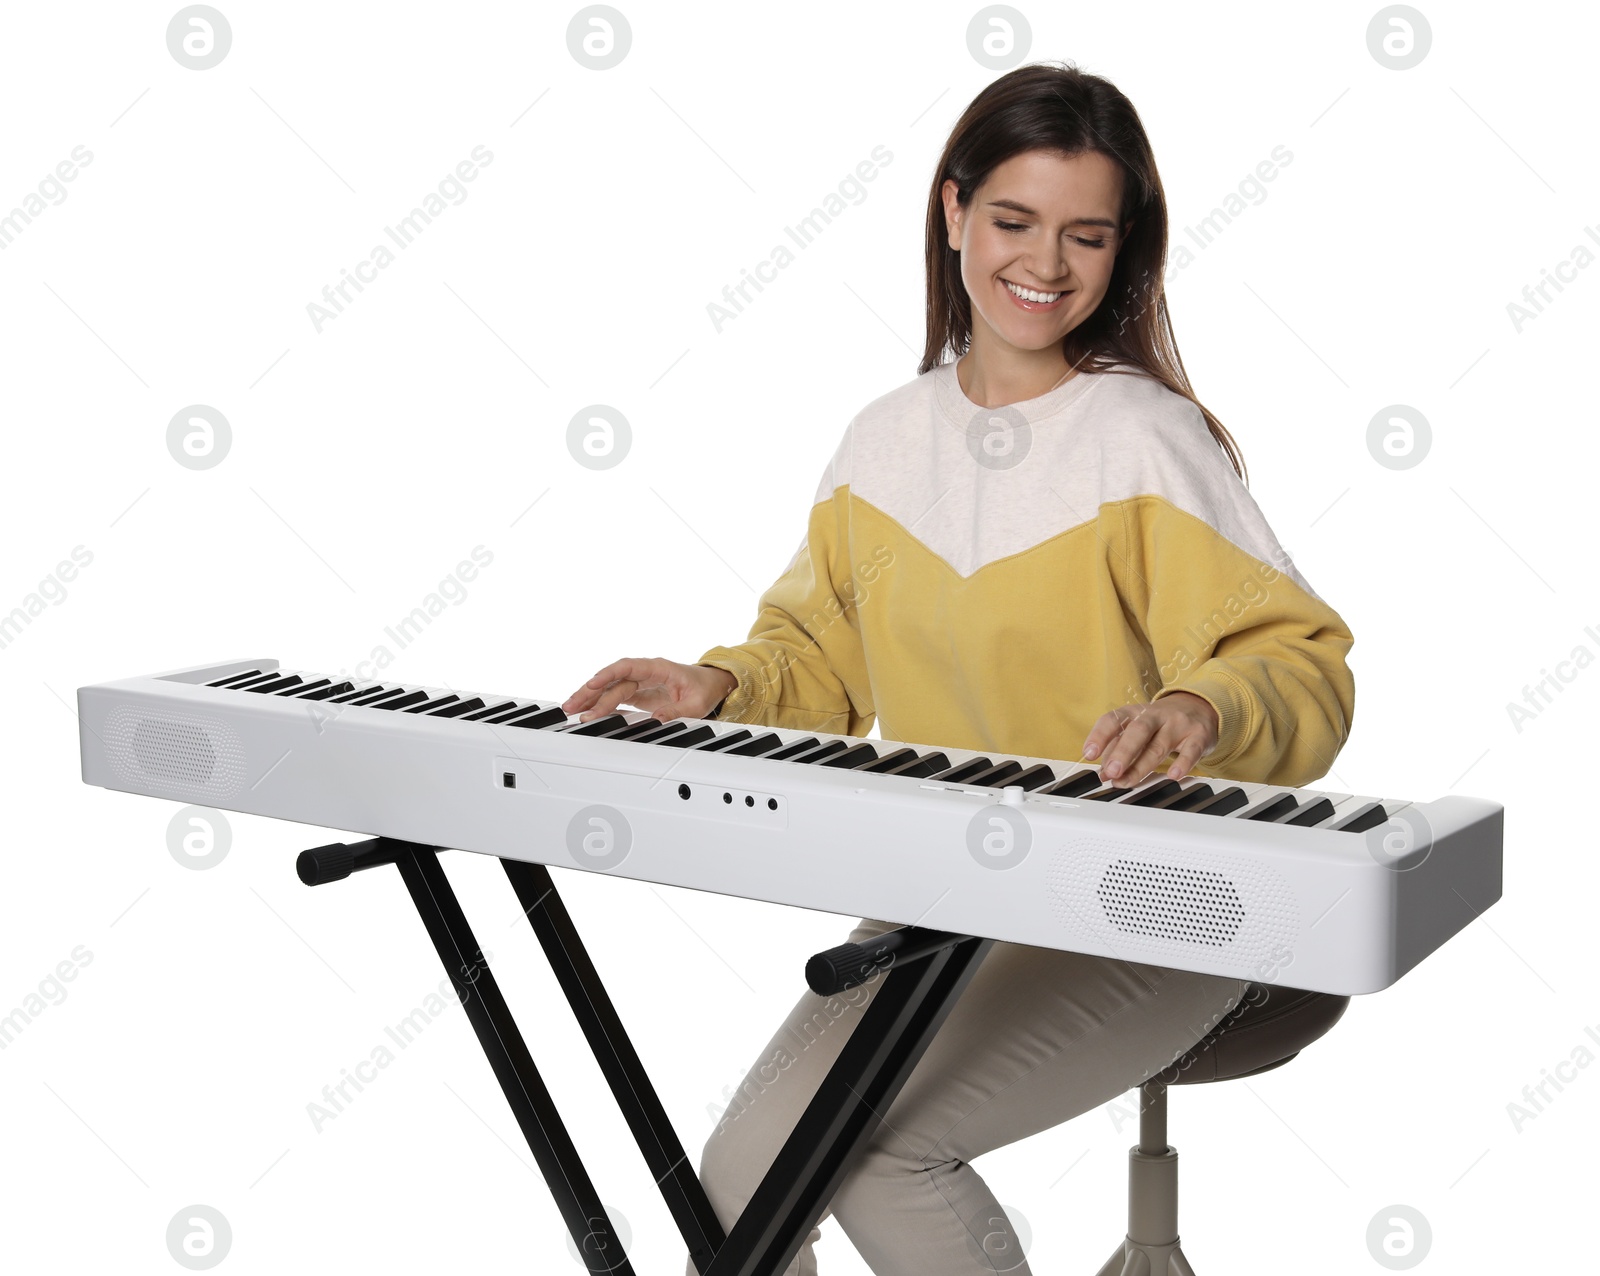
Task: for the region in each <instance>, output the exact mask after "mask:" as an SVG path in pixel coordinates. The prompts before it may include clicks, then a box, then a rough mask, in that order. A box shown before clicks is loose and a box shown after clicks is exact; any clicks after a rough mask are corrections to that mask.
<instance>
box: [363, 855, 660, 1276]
mask: <svg viewBox="0 0 1600 1276" xmlns="http://www.w3.org/2000/svg"><path fill="white" fill-rule="evenodd" d="M401 845H403V846H404V849H403V850H400V851H399V852H398V854H397V856H396V859H395V862H396V863H397V864H398V865H399V868H400V876H401V878H402V879H403V880H404V881H405V884H406V889H407V890H408V891H410V892H411V899H412V901H413V902H414V903H415V904H416V906H417V912H418V913H420V914H421V915H422V922H423V925H424V926H426V927H427V929H428V936H429V938H431V939H432V940H433V945H434V947H435V948H436V949H438V952H439V959H440V960H441V961H442V962H444V965H445V969H446V971H447V972H448V973H449V975H450V982H451V983H452V984H453V985H454V986H455V990H456V995H457V996H459V997H460V998H461V1004H462V1008H463V1009H465V1010H466V1012H467V1018H468V1019H469V1020H471V1022H472V1027H473V1030H474V1031H475V1032H476V1033H477V1034H478V1041H479V1044H481V1045H482V1046H483V1052H484V1054H486V1055H487V1056H488V1057H489V1064H490V1066H491V1067H492V1068H493V1069H494V1074H495V1076H496V1077H497V1078H498V1079H499V1082H500V1088H501V1089H502V1090H504V1091H505V1096H506V1102H507V1103H509V1104H510V1105H511V1111H512V1113H513V1114H514V1115H515V1116H516V1118H517V1124H518V1125H519V1126H521V1127H522V1133H523V1135H524V1136H525V1137H526V1138H527V1140H528V1146H529V1147H530V1148H531V1149H532V1150H533V1157H534V1160H535V1161H537V1162H538V1165H539V1170H540V1172H541V1173H542V1174H543V1175H544V1177H545V1181H546V1182H547V1183H548V1184H549V1185H550V1194H551V1195H552V1196H553V1197H554V1198H555V1202H556V1206H557V1208H558V1209H559V1210H560V1211H561V1217H562V1218H563V1219H564V1220H565V1221H566V1224H567V1230H568V1231H569V1232H571V1233H572V1239H573V1240H574V1241H575V1242H576V1243H577V1246H578V1252H579V1253H580V1254H581V1255H582V1256H583V1262H584V1266H585V1267H586V1268H587V1269H588V1270H589V1271H590V1272H596V1273H598V1272H613V1273H620V1274H621V1276H633V1267H632V1265H631V1264H630V1263H629V1261H628V1258H627V1255H625V1254H624V1253H623V1252H622V1247H621V1246H620V1245H619V1244H618V1243H617V1240H616V1236H615V1234H614V1233H613V1232H612V1230H611V1220H610V1219H609V1218H608V1217H607V1216H606V1211H605V1206H603V1205H602V1204H601V1203H600V1196H599V1194H598V1193H597V1192H596V1191H595V1188H594V1184H593V1183H592V1182H590V1180H589V1175H588V1172H587V1171H586V1170H585V1169H584V1168H583V1161H582V1160H581V1159H580V1158H579V1156H578V1150H577V1148H575V1147H574V1146H573V1143H572V1139H571V1138H570V1137H569V1136H568V1134H567V1128H566V1126H565V1125H563V1124H562V1121H561V1115H560V1113H559V1112H557V1111H556V1106H555V1103H554V1101H553V1100H552V1099H551V1098H550V1092H549V1091H548V1090H547V1089H546V1088H545V1084H544V1081H543V1079H542V1078H541V1077H540V1076H539V1069H538V1068H537V1067H536V1066H535V1065H534V1062H533V1056H532V1055H531V1054H529V1053H528V1047H527V1044H526V1043H525V1042H524V1041H523V1039H522V1034H521V1033H520V1032H519V1031H517V1025H516V1021H515V1020H514V1019H512V1017H511V1011H510V1009H509V1008H508V1007H507V1006H506V1002H505V998H504V997H503V996H501V994H500V988H499V986H498V985H497V984H496V983H495V981H494V976H493V975H492V974H491V973H490V972H489V966H488V963H486V962H485V961H484V960H483V952H482V950H481V949H480V948H479V947H478V941H477V940H476V939H474V938H473V935H472V927H471V926H469V925H468V924H467V918H466V914H464V913H463V912H462V911H461V905H460V903H459V902H458V901H457V899H456V895H455V892H454V891H453V890H452V889H451V888H450V882H449V879H447V878H446V877H445V874H444V868H443V867H442V866H441V865H440V863H439V857H438V851H437V849H436V848H434V847H431V846H418V845H415V844H411V843H404V844H401Z"/></svg>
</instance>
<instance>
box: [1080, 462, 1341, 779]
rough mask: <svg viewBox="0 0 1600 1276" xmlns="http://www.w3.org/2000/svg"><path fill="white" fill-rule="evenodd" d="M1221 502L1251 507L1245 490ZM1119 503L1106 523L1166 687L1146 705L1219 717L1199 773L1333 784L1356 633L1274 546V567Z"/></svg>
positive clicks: (1205, 526)
mask: <svg viewBox="0 0 1600 1276" xmlns="http://www.w3.org/2000/svg"><path fill="white" fill-rule="evenodd" d="M1230 477H1231V476H1230ZM1220 499H1222V500H1225V501H1233V502H1236V503H1238V502H1249V503H1250V508H1251V509H1252V510H1253V509H1254V508H1255V507H1254V502H1253V501H1252V500H1251V498H1250V497H1249V496H1248V494H1246V490H1245V488H1244V486H1243V484H1239V485H1238V489H1237V492H1231V491H1230V492H1228V493H1225V494H1223V495H1222V497H1221V498H1220ZM1118 504H1119V505H1120V507H1121V508H1120V510H1119V511H1118V515H1119V516H1117V515H1114V516H1112V517H1109V518H1104V517H1103V518H1102V523H1103V525H1104V526H1105V527H1106V533H1107V538H1108V540H1109V541H1111V542H1113V543H1111V544H1108V547H1107V548H1108V551H1109V555H1108V556H1109V559H1110V565H1111V570H1112V573H1113V576H1114V577H1115V578H1116V581H1117V588H1118V591H1119V593H1120V594H1121V596H1122V597H1123V598H1124V599H1125V600H1126V604H1127V607H1128V612H1129V615H1130V618H1131V619H1132V620H1133V621H1134V622H1135V623H1136V624H1137V625H1138V626H1139V628H1140V630H1141V631H1142V637H1143V639H1144V643H1145V646H1146V648H1147V651H1148V653H1149V656H1150V658H1151V660H1152V661H1153V667H1154V673H1155V676H1156V679H1157V680H1158V681H1159V683H1160V690H1158V691H1156V692H1155V694H1154V695H1152V696H1151V697H1150V698H1151V700H1152V701H1154V700H1158V699H1160V698H1161V697H1162V696H1164V695H1168V694H1170V693H1172V692H1174V691H1188V692H1192V693H1193V694H1195V695H1197V696H1200V697H1201V698H1202V699H1204V700H1206V701H1208V702H1209V703H1210V704H1211V706H1212V708H1214V709H1215V710H1216V711H1217V721H1218V738H1217V744H1216V747H1215V748H1213V749H1212V751H1211V752H1210V753H1208V754H1207V755H1206V756H1205V757H1204V758H1202V759H1201V760H1200V763H1199V765H1198V766H1197V767H1196V773H1197V774H1207V775H1214V776H1221V777H1225V778H1227V779H1233V780H1244V781H1247V782H1256V783H1266V784H1282V785H1286V786H1290V787H1300V786H1303V785H1306V784H1309V783H1310V782H1311V781H1313V780H1315V779H1317V778H1319V777H1320V776H1322V775H1325V774H1326V773H1327V771H1328V768H1329V767H1330V766H1332V764H1333V760H1334V757H1335V756H1336V755H1337V754H1338V752H1339V750H1340V749H1341V748H1342V747H1343V746H1344V742H1345V740H1346V739H1347V738H1348V737H1349V734H1350V725H1351V721H1352V719H1353V716H1354V713H1355V675H1354V674H1353V673H1352V672H1351V670H1350V668H1349V666H1348V665H1347V664H1346V663H1345V657H1346V655H1347V654H1348V653H1349V651H1350V648H1351V646H1352V645H1353V643H1354V639H1353V637H1352V636H1351V633H1350V629H1349V626H1348V625H1346V624H1345V622H1344V620H1343V619H1342V618H1341V617H1340V615H1339V613H1338V612H1336V611H1334V609H1333V608H1332V607H1330V606H1328V604H1327V603H1325V602H1323V601H1322V599H1321V598H1319V597H1318V596H1317V595H1316V594H1315V593H1314V592H1312V591H1311V590H1310V589H1309V588H1308V587H1302V585H1301V584H1299V583H1297V581H1296V580H1295V579H1294V577H1293V576H1292V575H1291V573H1295V569H1294V567H1293V565H1292V564H1291V563H1290V562H1289V558H1288V555H1287V554H1284V553H1283V552H1282V550H1281V548H1280V547H1278V546H1277V544H1276V541H1273V542H1272V546H1273V555H1272V556H1273V557H1275V558H1276V559H1277V564H1276V565H1274V564H1273V563H1268V562H1266V561H1263V560H1262V559H1261V558H1258V557H1256V556H1255V555H1253V554H1250V553H1247V552H1246V551H1244V550H1242V549H1240V548H1239V546H1237V545H1235V544H1233V543H1232V542H1231V541H1230V540H1228V539H1227V538H1226V537H1224V536H1222V535H1221V534H1220V533H1219V532H1217V531H1216V530H1215V528H1213V527H1212V526H1211V524H1210V523H1208V522H1207V521H1206V520H1205V519H1203V518H1200V517H1197V516H1196V515H1194V514H1191V513H1188V512H1186V511H1184V510H1182V509H1179V508H1177V507H1176V506H1174V505H1173V504H1171V503H1170V502H1168V501H1167V500H1165V499H1164V498H1162V497H1160V496H1151V495H1144V496H1137V497H1133V498H1131V499H1129V500H1126V501H1121V502H1118ZM1104 513H1109V511H1103V514H1104ZM1295 574H1297V573H1295ZM1301 579H1302V580H1303V577H1302V578H1301Z"/></svg>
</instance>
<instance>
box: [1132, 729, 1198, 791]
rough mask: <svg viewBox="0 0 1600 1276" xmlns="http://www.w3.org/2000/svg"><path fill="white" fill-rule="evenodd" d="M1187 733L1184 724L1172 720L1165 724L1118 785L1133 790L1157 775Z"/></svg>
mask: <svg viewBox="0 0 1600 1276" xmlns="http://www.w3.org/2000/svg"><path fill="white" fill-rule="evenodd" d="M1185 732H1186V728H1185V726H1184V725H1182V724H1179V723H1177V722H1175V721H1172V720H1168V721H1167V722H1164V723H1163V724H1162V726H1161V729H1160V730H1159V731H1157V732H1156V733H1155V735H1154V736H1152V737H1151V739H1150V742H1149V743H1148V744H1146V745H1145V747H1144V750H1143V751H1142V752H1141V753H1140V754H1139V756H1138V757H1137V758H1135V759H1134V760H1133V762H1132V764H1131V765H1129V767H1128V768H1127V771H1126V773H1125V774H1124V775H1123V776H1122V779H1121V780H1119V781H1118V783H1120V784H1123V785H1124V787H1127V788H1132V787H1133V786H1134V785H1136V784H1143V783H1144V782H1145V781H1146V780H1148V779H1149V778H1150V777H1151V776H1152V775H1154V774H1155V772H1156V768H1157V767H1159V766H1160V765H1161V763H1162V760H1163V759H1165V758H1166V757H1167V756H1168V755H1169V754H1170V753H1171V752H1172V751H1173V747H1174V746H1175V745H1177V744H1179V743H1181V741H1182V738H1183V736H1184V734H1185Z"/></svg>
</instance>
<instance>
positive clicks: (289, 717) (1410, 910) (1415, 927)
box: [78, 660, 1504, 994]
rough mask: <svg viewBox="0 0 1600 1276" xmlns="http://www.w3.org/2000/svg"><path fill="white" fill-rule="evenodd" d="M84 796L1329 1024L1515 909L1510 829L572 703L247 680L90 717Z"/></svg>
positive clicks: (163, 686) (1496, 817)
mask: <svg viewBox="0 0 1600 1276" xmlns="http://www.w3.org/2000/svg"><path fill="white" fill-rule="evenodd" d="M78 718H79V737H80V745H81V752H82V764H83V778H84V781H85V782H86V783H89V784H95V785H100V786H103V787H105V788H109V789H117V790H121V791H124V792H129V793H141V794H145V795H147V796H151V797H160V798H169V799H174V800H177V801H183V802H191V803H198V804H202V805H207V806H212V807H220V808H224V809H226V810H230V811H245V812H249V813H250V814H254V815H268V816H273V817H275V818H277V819H283V820H293V821H297V822H299V823H303V824H311V825H318V826H321V827H324V828H331V829H339V830H348V831H351V832H357V833H363V834H367V835H371V836H381V837H387V838H394V839H402V840H404V841H407V842H413V843H420V844H426V845H432V846H441V847H454V848H458V849H461V850H468V851H477V852H481V853H485V854H491V855H496V856H499V857H502V858H504V859H519V860H526V861H531V862H533V863H538V864H544V865H556V866H559V867H564V868H578V869H585V870H588V871H591V872H606V873H612V874H615V875H618V876H623V877H630V878H636V879H639V880H642V881H648V882H658V883H663V884H667V885H672V886H683V887H689V888H692V889H695V890H703V891H715V892H718V893H720V894H724V895H733V896H740V897H743V898H747V899H760V900H767V901H770V902H773V903H779V904H787V905H794V906H799V907H803V908H810V909H818V910H822V911H825V912H830V913H837V914H843V915H847V916H860V917H870V918H880V919H883V920H885V921H890V922H894V923H897V924H905V925H916V926H922V927H928V928H936V929H939V930H944V931H950V932H957V933H960V934H964V935H973V936H983V937H987V938H990V939H995V940H1001V941H1006V942H1012V943H1021V944H1034V945H1039V946H1042V947H1047V948H1058V949H1066V950H1070V951H1076V952H1083V953H1091V954H1095V955H1099V956H1107V957H1117V958H1121V959H1124V960H1127V961H1137V962H1146V963H1150V964H1153V965H1160V966H1169V967H1176V968H1179V969H1183V970H1192V971H1198V972H1202V973H1206V974H1215V975H1226V976H1232V977H1236V978H1240V979H1247V980H1254V981H1259V982H1263V983H1281V984H1285V985H1290V986H1293V987H1295V988H1301V989H1307V990H1311V991H1316V992H1327V993H1334V994H1356V993H1367V992H1375V991H1377V990H1379V989H1382V988H1385V987H1388V986H1389V985H1390V984H1392V983H1394V982H1395V981H1396V980H1397V979H1399V978H1400V976H1402V975H1403V974H1405V973H1406V971H1408V970H1410V969H1411V968H1412V967H1413V966H1415V965H1416V964H1417V963H1418V962H1419V961H1421V960H1422V959H1423V958H1424V957H1426V956H1427V955H1428V954H1429V953H1431V952H1433V951H1434V950H1435V949H1437V948H1438V947H1440V945H1442V944H1443V943H1444V942H1445V941H1446V940H1448V939H1449V938H1450V937H1451V936H1452V935H1454V934H1455V933H1456V932H1457V931H1459V930H1461V929H1462V928H1463V927H1464V926H1466V925H1467V924H1468V923H1469V922H1471V921H1472V920H1473V919H1474V918H1476V917H1477V916H1478V915H1479V914H1480V913H1482V912H1483V911H1484V910H1485V909H1486V908H1489V907H1490V906H1491V905H1492V904H1494V903H1495V901H1496V900H1498V899H1499V898H1500V893H1501V835H1502V823H1503V813H1504V812H1503V807H1502V806H1501V805H1500V804H1498V803H1495V802H1491V801H1487V800H1484V799H1481V798H1473V797H1463V796H1455V795H1451V796H1446V797H1442V798H1439V799H1437V800H1436V801H1433V802H1412V801H1402V800H1397V799H1390V798H1376V797H1365V796H1361V795H1357V794H1349V793H1332V792H1327V791H1324V790H1320V789H1309V788H1290V787H1286V786H1282V785H1271V784H1252V783H1244V782H1238V783H1235V782H1232V781H1229V780H1226V779H1217V778H1201V777H1195V776H1189V777H1186V778H1185V779H1183V780H1181V781H1174V780H1171V779H1169V778H1167V777H1166V775H1165V774H1164V772H1161V771H1157V772H1156V773H1155V774H1154V776H1152V777H1151V778H1149V779H1147V780H1145V781H1144V782H1143V783H1141V784H1139V785H1137V786H1135V787H1132V788H1116V787H1114V786H1111V785H1107V784H1103V783H1102V782H1101V779H1100V771H1099V767H1098V766H1096V765H1093V764H1089V763H1083V762H1066V761H1060V760H1057V759H1049V758H1035V757H1023V756H1015V755H1005V754H997V753H995V752H994V751H988V752H985V753H982V754H980V753H976V752H973V751H971V750H966V749H956V748H949V747H941V746H936V745H929V744H913V743H906V742H900V741H889V740H867V739H864V738H862V737H857V736H838V735H829V734H825V733H822V732H807V731H796V730H789V729H785V728H776V727H774V728H766V727H760V726H751V725H747V724H736V723H730V722H718V721H708V720H704V719H698V718H679V719H675V720H673V721H671V722H667V723H662V722H659V721H657V720H655V719H654V718H653V717H651V716H650V715H648V714H646V713H643V712H640V711H630V712H626V713H613V714H610V715H607V716H604V717H600V718H597V719H594V720H593V721H590V722H587V723H580V722H579V720H578V719H577V717H576V716H569V715H567V714H566V713H564V712H563V711H562V710H561V709H560V707H559V702H557V701H549V700H535V699H530V698H528V697H526V696H511V695H489V694H486V693H473V692H467V691H457V690H451V689H447V688H438V687H425V686H415V685H412V684H402V683H398V682H391V681H388V680H372V679H349V678H336V677H330V676H326V675H321V674H316V673H311V672H305V671H286V670H283V669H282V668H280V666H279V665H278V662H277V661H275V660H233V661H228V662H226V663H222V664H215V665H204V666H199V667H196V668H190V669H179V670H175V671H172V672H169V673H163V674H151V675H147V676H144V677H138V678H128V679H124V680H122V681H118V682H108V683H103V684H99V685H96V686H86V687H80V688H79V690H78Z"/></svg>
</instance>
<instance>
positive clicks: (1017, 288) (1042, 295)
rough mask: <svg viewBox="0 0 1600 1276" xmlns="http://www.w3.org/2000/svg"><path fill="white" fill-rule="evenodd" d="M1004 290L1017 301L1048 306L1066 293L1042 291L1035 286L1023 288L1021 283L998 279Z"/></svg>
mask: <svg viewBox="0 0 1600 1276" xmlns="http://www.w3.org/2000/svg"><path fill="white" fill-rule="evenodd" d="M1000 282H1001V283H1003V284H1004V285H1005V286H1006V290H1007V291H1008V292H1010V294H1011V295H1012V296H1013V297H1015V298H1016V299H1017V300H1018V301H1025V302H1028V303H1030V304H1031V305H1035V306H1048V305H1052V304H1053V303H1055V302H1057V301H1060V300H1061V298H1063V297H1065V296H1066V295H1067V294H1066V292H1065V291H1058V292H1042V291H1040V290H1039V289H1037V288H1024V287H1023V286H1022V285H1021V284H1014V283H1012V282H1011V281H1010V280H1009V279H1002V280H1001V281H1000Z"/></svg>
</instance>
